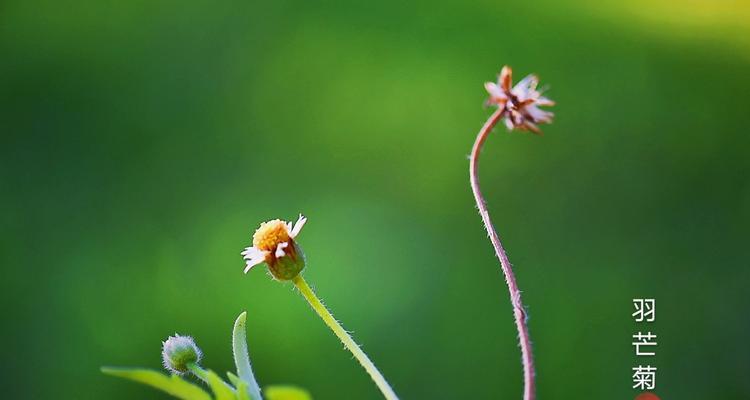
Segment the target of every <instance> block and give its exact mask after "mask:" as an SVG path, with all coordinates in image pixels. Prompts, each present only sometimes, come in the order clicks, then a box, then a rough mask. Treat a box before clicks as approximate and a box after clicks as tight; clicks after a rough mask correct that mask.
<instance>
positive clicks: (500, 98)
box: [484, 65, 555, 134]
mask: <svg viewBox="0 0 750 400" xmlns="http://www.w3.org/2000/svg"><path fill="white" fill-rule="evenodd" d="M512 74H513V71H512V70H511V68H510V67H508V66H507V65H506V66H504V67H503V69H502V71H500V76H499V77H498V80H497V83H494V82H487V83H485V84H484V87H485V89H487V92H488V93H489V94H490V98H489V99H487V104H488V105H495V106H497V107H498V108H499V109H500V110H502V112H503V114H504V115H503V116H504V119H505V126H506V127H507V128H508V130H514V129H519V130H522V131H527V130H528V131H531V132H534V133H537V134H539V133H541V131H540V130H539V127H538V126H537V124H544V123H550V122H552V117H553V116H554V114H552V113H551V112H549V111H544V110H542V109H540V108H539V107H545V106H553V105H555V102H554V101H552V100H550V99H548V98H546V97H544V96H542V93H541V91H539V90H537V86H538V85H539V78H537V76H536V75H528V76H527V77H525V78H523V79H522V80H521V81H519V82H518V83H517V84H516V85H515V86H513V87H511V85H512V81H513V79H512Z"/></svg>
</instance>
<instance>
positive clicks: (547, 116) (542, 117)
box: [524, 105, 553, 122]
mask: <svg viewBox="0 0 750 400" xmlns="http://www.w3.org/2000/svg"><path fill="white" fill-rule="evenodd" d="M524 111H526V113H527V114H528V115H529V116H530V117H531V118H532V119H533V120H534V121H536V122H549V121H550V120H551V119H552V115H553V114H552V113H551V112H548V111H543V110H540V109H538V108H537V107H536V106H535V105H529V106H527V107H525V108H524Z"/></svg>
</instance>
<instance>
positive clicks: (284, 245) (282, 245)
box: [274, 242, 289, 258]
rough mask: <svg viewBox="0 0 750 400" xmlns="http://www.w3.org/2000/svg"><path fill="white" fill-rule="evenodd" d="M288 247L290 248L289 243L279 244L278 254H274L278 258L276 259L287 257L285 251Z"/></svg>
mask: <svg viewBox="0 0 750 400" xmlns="http://www.w3.org/2000/svg"><path fill="white" fill-rule="evenodd" d="M287 247H289V243H288V242H281V243H279V244H277V245H276V253H274V255H275V256H276V258H280V257H284V256H285V255H286V253H285V252H284V249H286V248H287Z"/></svg>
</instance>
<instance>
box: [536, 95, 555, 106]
mask: <svg viewBox="0 0 750 400" xmlns="http://www.w3.org/2000/svg"><path fill="white" fill-rule="evenodd" d="M536 104H539V105H540V106H554V105H555V102H554V101H552V100H550V99H548V98H546V97H544V96H542V97H540V98H538V99H536Z"/></svg>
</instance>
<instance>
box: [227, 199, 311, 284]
mask: <svg viewBox="0 0 750 400" xmlns="http://www.w3.org/2000/svg"><path fill="white" fill-rule="evenodd" d="M305 222H307V218H305V217H304V216H302V214H300V216H299V219H297V223H295V224H292V222H285V221H282V220H280V219H274V220H271V221H268V222H264V223H262V224H260V227H259V228H258V229H257V230H256V231H255V234H253V245H252V247H248V248H246V249H245V251H243V252H242V253H241V254H242V258H244V259H245V273H247V272H248V271H250V269H252V268H253V267H254V266H256V265H258V264H262V263H266V264H267V265H268V269H269V271H271V275H273V277H274V278H276V279H278V280H280V281H288V280H290V279H293V278H294V277H295V276H297V275H298V274H299V273H300V272H301V271H302V269H304V268H305V254H304V253H303V252H302V249H301V248H300V247H299V245H298V244H297V242H295V241H294V239H295V238H296V237H297V235H299V232H300V231H301V230H302V227H303V226H304V225H305Z"/></svg>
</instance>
